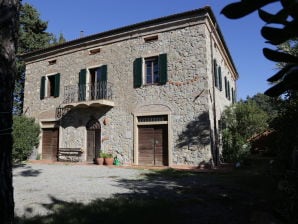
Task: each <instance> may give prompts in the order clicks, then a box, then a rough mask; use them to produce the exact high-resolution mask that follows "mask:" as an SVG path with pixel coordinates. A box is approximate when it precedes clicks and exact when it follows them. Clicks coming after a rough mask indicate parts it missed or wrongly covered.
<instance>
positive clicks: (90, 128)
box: [86, 118, 101, 162]
mask: <svg viewBox="0 0 298 224" xmlns="http://www.w3.org/2000/svg"><path fill="white" fill-rule="evenodd" d="M90 132H94V139H93V143H94V158H93V160H94V159H95V158H96V157H97V155H96V153H97V152H96V151H97V150H99V151H100V150H101V124H100V122H99V121H98V120H97V119H95V118H90V120H89V121H88V122H87V124H86V149H87V150H86V161H87V162H90V161H89V160H88V133H90ZM97 141H99V142H98V143H99V146H98V148H97V144H96V143H97Z"/></svg>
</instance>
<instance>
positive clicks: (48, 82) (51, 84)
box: [40, 73, 60, 99]
mask: <svg viewBox="0 0 298 224" xmlns="http://www.w3.org/2000/svg"><path fill="white" fill-rule="evenodd" d="M59 92H60V74H59V73H57V74H54V75H47V76H42V77H41V83H40V99H44V98H45V97H59Z"/></svg>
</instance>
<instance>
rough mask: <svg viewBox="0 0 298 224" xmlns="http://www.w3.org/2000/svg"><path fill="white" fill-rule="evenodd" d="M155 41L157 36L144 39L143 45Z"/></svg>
mask: <svg viewBox="0 0 298 224" xmlns="http://www.w3.org/2000/svg"><path fill="white" fill-rule="evenodd" d="M157 40H158V35H154V36H150V37H145V38H144V41H145V43H150V42H153V41H157Z"/></svg>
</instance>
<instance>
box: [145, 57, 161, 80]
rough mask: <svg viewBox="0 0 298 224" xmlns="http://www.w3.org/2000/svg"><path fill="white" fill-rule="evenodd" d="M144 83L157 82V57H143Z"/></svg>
mask: <svg viewBox="0 0 298 224" xmlns="http://www.w3.org/2000/svg"><path fill="white" fill-rule="evenodd" d="M145 76H146V84H149V85H150V84H155V83H159V72H158V57H151V58H145Z"/></svg>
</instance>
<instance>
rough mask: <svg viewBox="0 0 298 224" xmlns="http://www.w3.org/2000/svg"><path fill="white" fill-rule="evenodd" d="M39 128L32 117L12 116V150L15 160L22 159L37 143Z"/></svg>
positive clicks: (24, 158) (26, 156)
mask: <svg viewBox="0 0 298 224" xmlns="http://www.w3.org/2000/svg"><path fill="white" fill-rule="evenodd" d="M39 134H40V128H39V125H38V124H36V123H35V120H34V119H33V118H27V117H25V116H14V118H13V138H14V144H13V151H12V156H13V160H14V161H15V162H20V161H24V160H26V159H27V158H28V156H29V155H30V154H31V152H32V150H33V148H34V147H35V146H37V145H38V143H39Z"/></svg>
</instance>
